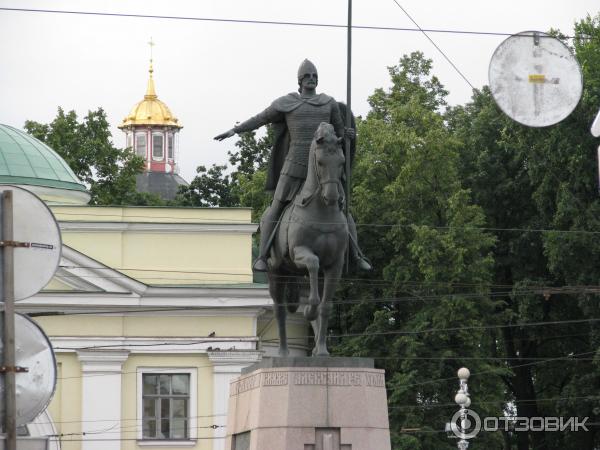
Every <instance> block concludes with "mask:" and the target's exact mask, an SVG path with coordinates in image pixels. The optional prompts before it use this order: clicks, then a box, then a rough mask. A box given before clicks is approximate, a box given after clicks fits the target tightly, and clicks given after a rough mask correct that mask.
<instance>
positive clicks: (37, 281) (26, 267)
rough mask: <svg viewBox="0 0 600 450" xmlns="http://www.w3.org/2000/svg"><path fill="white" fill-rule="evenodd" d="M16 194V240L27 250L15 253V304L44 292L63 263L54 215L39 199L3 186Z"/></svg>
mask: <svg viewBox="0 0 600 450" xmlns="http://www.w3.org/2000/svg"><path fill="white" fill-rule="evenodd" d="M7 190H10V191H12V192H13V240H14V241H15V242H20V243H24V244H25V245H26V246H25V247H15V249H14V273H15V294H14V295H15V300H23V299H25V298H28V297H31V296H32V295H35V294H37V293H38V292H39V291H41V290H42V289H43V288H44V287H45V286H46V285H47V284H48V282H49V281H50V280H51V279H52V277H53V276H54V274H55V273H56V269H57V268H58V263H59V262H60V255H61V250H62V242H61V237H60V229H59V227H58V223H56V219H55V218H54V215H53V214H52V211H50V209H49V208H48V207H47V206H46V204H45V203H44V202H43V201H42V200H40V198H39V197H38V196H36V195H35V194H32V193H31V192H29V191H26V190H25V189H21V188H18V187H15V186H0V192H3V191H7Z"/></svg>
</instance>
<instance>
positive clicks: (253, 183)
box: [175, 128, 273, 221]
mask: <svg viewBox="0 0 600 450" xmlns="http://www.w3.org/2000/svg"><path fill="white" fill-rule="evenodd" d="M272 140H273V134H272V131H271V129H270V128H269V129H268V132H267V134H266V135H265V136H263V137H261V138H258V139H257V138H256V133H255V132H249V133H242V134H241V135H240V137H239V139H238V140H237V141H236V143H235V147H236V148H237V149H236V150H229V151H228V152H227V154H228V155H229V163H230V164H231V170H230V171H227V166H226V165H216V164H214V165H213V166H211V167H210V168H209V169H206V167H205V166H199V167H198V169H197V172H198V175H196V177H195V178H194V179H193V180H192V182H191V183H190V185H189V186H182V187H181V188H180V190H179V193H178V196H177V198H176V199H175V204H178V205H183V206H245V207H250V208H252V219H253V220H254V221H258V220H259V219H260V216H261V215H262V212H263V211H264V210H265V208H266V207H267V206H268V205H269V203H270V201H271V196H270V194H269V193H267V192H265V191H264V186H265V182H266V174H267V172H266V170H267V163H268V157H269V152H270V149H271V147H272Z"/></svg>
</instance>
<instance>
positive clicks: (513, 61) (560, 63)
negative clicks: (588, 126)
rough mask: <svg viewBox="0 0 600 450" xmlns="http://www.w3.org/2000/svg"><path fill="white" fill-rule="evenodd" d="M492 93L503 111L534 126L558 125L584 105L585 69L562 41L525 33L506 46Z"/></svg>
mask: <svg viewBox="0 0 600 450" xmlns="http://www.w3.org/2000/svg"><path fill="white" fill-rule="evenodd" d="M489 81H490V89H491V91H492V95H493V96H494V100H496V103H497V104H498V106H499V107H500V109H501V110H502V111H503V112H504V113H505V114H506V115H507V116H509V117H510V118H511V119H513V120H515V121H517V122H519V123H522V124H523V125H527V126H530V127H546V126H549V125H554V124H556V123H558V122H560V121H561V120H563V119H564V118H565V117H567V116H568V115H569V114H571V112H572V111H573V109H575V107H576V106H577V103H579V99H580V98H581V92H582V90H583V81H582V75H581V68H580V67H579V64H578V63H577V60H576V59H575V57H574V56H573V54H572V53H571V51H570V50H569V48H568V47H567V46H566V45H564V44H563V43H562V42H561V41H559V40H558V39H556V38H554V37H552V36H550V35H548V34H546V33H542V32H540V31H524V32H522V33H518V34H515V35H512V36H510V37H509V38H507V39H506V40H505V41H504V42H502V43H501V44H500V45H499V46H498V48H497V49H496V51H495V52H494V54H493V56H492V60H491V61H490V67H489Z"/></svg>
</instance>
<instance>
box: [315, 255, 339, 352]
mask: <svg viewBox="0 0 600 450" xmlns="http://www.w3.org/2000/svg"><path fill="white" fill-rule="evenodd" d="M342 265H343V259H342V260H341V262H338V263H337V264H336V265H335V266H334V267H332V268H331V269H329V270H326V271H325V272H324V276H325V279H324V280H323V298H322V299H321V304H320V305H319V318H318V320H317V321H316V326H313V329H314V330H315V341H316V342H315V348H314V350H313V355H314V356H329V351H328V350H327V326H328V325H329V316H330V315H331V311H332V310H333V306H332V305H331V303H330V302H331V299H332V298H333V294H335V289H336V288H337V285H338V282H339V280H340V276H341V275H342Z"/></svg>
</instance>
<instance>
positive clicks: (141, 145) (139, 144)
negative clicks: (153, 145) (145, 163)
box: [135, 133, 146, 159]
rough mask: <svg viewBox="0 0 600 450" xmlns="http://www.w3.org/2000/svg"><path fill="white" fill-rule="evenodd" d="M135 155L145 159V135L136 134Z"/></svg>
mask: <svg viewBox="0 0 600 450" xmlns="http://www.w3.org/2000/svg"><path fill="white" fill-rule="evenodd" d="M135 153H136V154H137V155H138V156H141V157H142V158H144V159H146V135H145V134H141V133H140V134H136V135H135Z"/></svg>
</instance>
